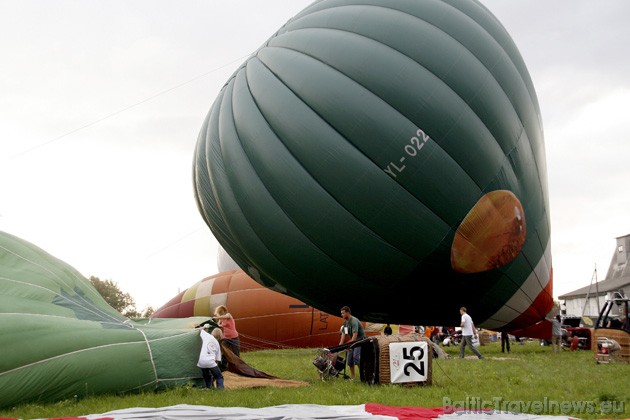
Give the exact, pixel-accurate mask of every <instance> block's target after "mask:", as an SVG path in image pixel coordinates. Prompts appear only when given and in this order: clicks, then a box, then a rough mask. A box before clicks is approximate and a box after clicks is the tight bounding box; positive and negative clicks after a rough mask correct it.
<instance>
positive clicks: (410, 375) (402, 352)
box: [389, 341, 429, 384]
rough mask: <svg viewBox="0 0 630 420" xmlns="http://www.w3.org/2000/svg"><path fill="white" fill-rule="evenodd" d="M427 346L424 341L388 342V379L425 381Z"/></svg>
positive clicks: (399, 381) (427, 368) (395, 380)
mask: <svg viewBox="0 0 630 420" xmlns="http://www.w3.org/2000/svg"><path fill="white" fill-rule="evenodd" d="M428 353H429V347H428V346H427V343H426V342H424V341H410V342H406V343H389V369H390V381H391V383H393V384H398V383H404V382H425V381H426V380H427V375H428V370H429V365H428V363H429V355H428Z"/></svg>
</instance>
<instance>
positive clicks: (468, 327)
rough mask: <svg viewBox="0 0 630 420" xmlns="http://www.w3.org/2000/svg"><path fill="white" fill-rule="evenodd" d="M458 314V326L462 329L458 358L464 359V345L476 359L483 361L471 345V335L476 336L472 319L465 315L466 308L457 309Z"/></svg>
mask: <svg viewBox="0 0 630 420" xmlns="http://www.w3.org/2000/svg"><path fill="white" fill-rule="evenodd" d="M459 313H460V315H461V316H462V322H461V324H460V327H462V341H461V343H460V344H459V357H461V358H462V359H463V358H464V349H465V348H466V345H468V346H469V347H470V349H471V350H472V352H473V353H475V355H476V356H477V357H478V358H480V359H483V356H482V355H481V353H479V350H477V348H476V347H475V346H473V343H472V339H473V335H474V336H475V337H476V336H477V329H476V328H475V324H474V323H473V320H472V318H471V317H470V315H468V314H467V313H466V308H465V307H463V306H462V307H461V308H459Z"/></svg>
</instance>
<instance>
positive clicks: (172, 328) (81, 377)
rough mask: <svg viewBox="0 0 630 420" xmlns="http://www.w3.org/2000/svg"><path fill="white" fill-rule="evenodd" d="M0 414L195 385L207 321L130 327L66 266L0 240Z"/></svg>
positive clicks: (10, 239) (9, 239)
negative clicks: (28, 405)
mask: <svg viewBox="0 0 630 420" xmlns="http://www.w3.org/2000/svg"><path fill="white" fill-rule="evenodd" d="M0 291H1V293H0V337H1V338H0V341H1V346H0V348H1V349H2V357H0V407H9V406H14V405H16V404H20V403H24V402H33V401H36V402H47V401H56V400H60V399H65V398H81V397H84V396H88V395H97V394H102V393H122V392H130V391H140V390H155V389H160V388H166V387H170V386H174V385H177V384H184V383H192V382H196V381H199V377H200V371H199V368H197V366H196V365H197V359H198V356H199V345H200V340H199V334H198V332H196V331H195V330H193V329H192V328H193V327H194V326H195V325H196V324H198V323H200V322H202V321H203V320H207V319H208V318H207V317H206V318H186V319H170V320H169V319H162V320H151V321H150V322H149V323H142V322H134V321H131V320H129V319H127V318H125V317H124V316H122V315H121V314H120V313H118V312H117V311H116V310H114V309H113V308H112V307H110V306H109V305H108V304H107V303H106V302H105V301H104V300H103V298H102V297H101V296H100V295H99V294H98V292H97V291H96V289H94V287H92V285H91V284H90V282H89V281H88V280H87V279H86V278H85V277H83V276H82V275H81V274H79V272H77V271H76V270H74V269H73V268H72V267H70V266H69V265H67V264H65V263H64V262H62V261H59V260H58V259H56V258H54V257H53V256H51V255H49V254H48V253H46V252H44V251H43V250H41V249H39V248H37V247H36V246H34V245H32V244H30V243H28V242H26V241H23V240H21V239H19V238H16V237H14V236H12V235H9V234H7V233H4V232H0Z"/></svg>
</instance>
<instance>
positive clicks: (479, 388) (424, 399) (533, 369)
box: [0, 341, 630, 419]
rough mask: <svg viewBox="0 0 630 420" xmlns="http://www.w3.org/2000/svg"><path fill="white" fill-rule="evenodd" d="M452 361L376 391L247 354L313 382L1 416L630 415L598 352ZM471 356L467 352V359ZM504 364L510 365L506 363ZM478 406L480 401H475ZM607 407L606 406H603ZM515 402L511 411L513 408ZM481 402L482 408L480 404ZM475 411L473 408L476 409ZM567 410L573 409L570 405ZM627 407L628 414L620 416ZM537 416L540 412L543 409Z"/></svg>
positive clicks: (620, 372) (301, 359)
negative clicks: (155, 412) (423, 378)
mask: <svg viewBox="0 0 630 420" xmlns="http://www.w3.org/2000/svg"><path fill="white" fill-rule="evenodd" d="M446 350H447V352H448V353H450V354H451V355H452V356H454V357H453V358H451V359H435V360H434V361H433V362H434V363H433V385H432V386H425V387H402V386H398V385H376V386H370V385H367V384H364V383H361V382H358V381H354V382H353V381H347V380H343V379H341V378H334V379H332V380H329V381H326V382H323V381H321V380H320V379H319V376H318V375H317V370H316V369H315V367H314V366H313V365H312V364H311V361H312V360H313V358H314V356H315V350H313V349H297V350H270V351H259V352H252V353H244V354H243V358H244V360H245V361H246V362H248V363H249V364H250V365H252V366H253V367H255V368H257V369H259V370H262V371H264V372H267V373H270V374H273V375H276V376H278V377H280V378H282V379H294V380H300V381H307V382H308V383H309V385H308V386H306V387H300V388H271V387H268V388H256V389H242V390H229V391H226V392H223V393H216V392H201V391H199V390H198V389H196V388H193V387H181V388H177V389H172V390H168V391H163V392H156V393H141V394H132V395H125V396H109V395H108V396H94V397H89V398H85V399H82V400H76V401H75V400H65V401H61V402H58V403H53V404H42V405H38V404H26V405H21V406H18V407H14V408H11V409H4V410H0V417H17V418H24V419H31V418H42V417H59V416H80V415H86V414H98V413H104V412H107V411H111V410H116V409H122V408H128V407H165V406H170V405H177V404H193V405H210V406H226V407H227V406H238V407H252V408H253V407H265V406H272V405H279V404H289V403H290V404H324V405H340V404H362V403H367V402H373V403H379V404H384V405H391V406H422V407H440V406H442V405H443V401H444V400H443V399H444V398H448V399H450V400H451V401H454V402H456V404H458V403H457V402H459V401H461V402H465V401H466V398H468V401H471V399H477V398H479V399H480V400H481V401H482V402H484V403H485V404H486V405H488V406H489V407H491V408H494V407H495V404H496V403H497V401H499V400H500V401H503V402H505V404H506V405H505V407H504V408H507V409H508V410H514V409H515V408H516V406H515V404H516V402H523V404H528V403H530V402H534V405H532V406H531V407H530V409H529V410H528V409H525V410H519V411H522V412H528V413H532V414H552V415H553V414H556V415H561V414H564V415H571V416H574V417H579V418H583V419H591V418H628V417H630V365H628V364H602V365H597V364H596V363H595V361H594V359H593V353H592V352H587V351H579V352H569V351H564V352H562V353H560V354H557V355H555V354H552V353H551V348H550V347H541V346H539V345H538V343H537V341H534V342H528V343H527V344H525V345H523V346H521V345H518V344H517V345H514V346H513V347H512V353H510V354H509V355H506V354H502V353H501V351H500V346H499V344H498V343H491V344H489V345H486V346H482V347H480V350H481V352H482V353H483V354H484V355H485V356H486V360H477V359H476V358H475V359H459V358H458V349H457V348H455V347H450V348H446ZM470 355H471V353H470V351H469V350H467V356H470ZM502 358H504V359H502ZM545 398H546V400H547V401H551V403H548V405H547V406H548V407H552V408H553V406H552V405H550V404H554V403H558V404H559V403H563V404H570V403H571V402H574V403H575V404H580V403H582V402H584V403H588V404H592V405H593V408H595V409H597V408H600V407H603V406H604V405H605V404H609V406H610V408H611V409H616V410H615V411H617V412H612V413H608V414H605V413H604V414H602V413H597V412H593V413H591V412H587V411H586V412H585V410H580V409H568V410H566V411H563V412H561V411H560V410H561V409H562V407H560V406H558V407H557V408H555V410H556V411H555V412H543V413H541V412H540V409H541V407H539V406H536V404H543V403H544V401H545ZM475 401H476V400H475ZM602 402H603V404H604V405H602ZM508 403H509V405H508ZM477 404H478V403H477ZM472 408H474V407H472ZM565 408H568V407H565ZM619 409H623V411H622V412H618V411H619ZM536 410H538V412H537V411H536Z"/></svg>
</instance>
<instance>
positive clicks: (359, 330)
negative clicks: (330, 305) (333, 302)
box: [339, 306, 365, 379]
mask: <svg viewBox="0 0 630 420" xmlns="http://www.w3.org/2000/svg"><path fill="white" fill-rule="evenodd" d="M341 317H342V318H343V320H344V321H343V326H342V327H341V339H340V340H339V345H342V344H344V342H345V341H346V337H347V338H349V340H348V343H352V342H354V341H359V340H363V339H364V338H365V330H364V329H363V325H361V322H360V321H359V320H358V319H357V318H356V317H354V316H352V315H351V313H350V308H349V307H347V306H344V307H343V308H341ZM360 359H361V348H360V347H354V348H351V349H350V350H349V351H348V366H350V378H352V379H354V367H355V366H356V365H358V364H359V361H360Z"/></svg>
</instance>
